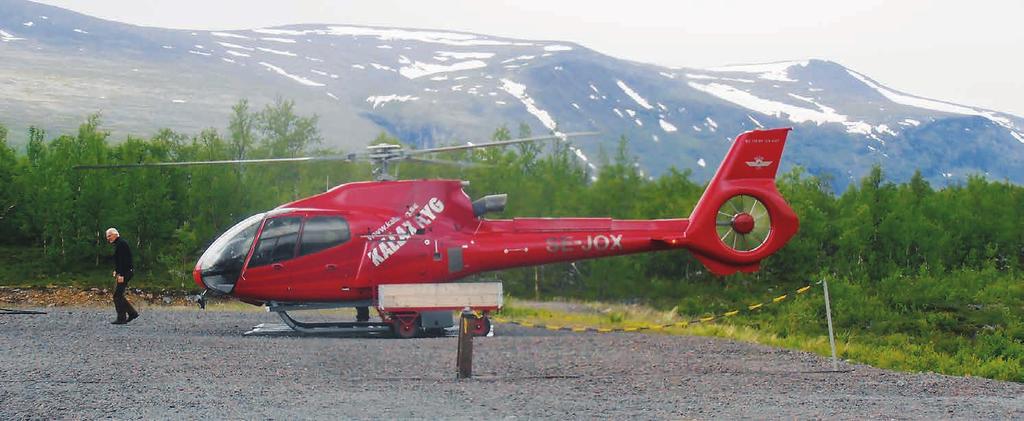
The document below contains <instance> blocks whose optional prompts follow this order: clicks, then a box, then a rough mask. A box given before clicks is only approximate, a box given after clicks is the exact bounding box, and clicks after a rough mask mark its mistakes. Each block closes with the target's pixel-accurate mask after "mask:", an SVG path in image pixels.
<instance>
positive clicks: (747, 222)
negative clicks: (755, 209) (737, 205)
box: [732, 212, 754, 234]
mask: <svg viewBox="0 0 1024 421" xmlns="http://www.w3.org/2000/svg"><path fill="white" fill-rule="evenodd" d="M732 229H733V230H735V231H736V232H738V233H740V234H749V233H750V232H751V231H753V230H754V217H753V216H751V215H750V214H749V213H746V212H740V213H738V214H736V216H733V217H732Z"/></svg>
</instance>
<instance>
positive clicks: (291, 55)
mask: <svg viewBox="0 0 1024 421" xmlns="http://www.w3.org/2000/svg"><path fill="white" fill-rule="evenodd" d="M256 49H257V50H260V51H263V52H266V53H271V54H277V55H279V56H288V57H295V56H296V55H297V54H295V53H293V52H291V51H281V50H275V49H273V48H264V47H256Z"/></svg>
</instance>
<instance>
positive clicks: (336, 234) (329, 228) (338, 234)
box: [299, 216, 351, 256]
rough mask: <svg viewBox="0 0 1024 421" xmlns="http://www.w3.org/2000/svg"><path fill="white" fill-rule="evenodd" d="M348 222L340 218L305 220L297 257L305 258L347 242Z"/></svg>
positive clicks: (317, 217)
mask: <svg viewBox="0 0 1024 421" xmlns="http://www.w3.org/2000/svg"><path fill="white" fill-rule="evenodd" d="M350 235H351V233H350V232H349V229H348V222H346V221H345V219H344V218H342V217H340V216H316V217H312V218H309V219H307V220H306V227H305V228H303V229H302V243H301V244H300V245H299V255H300V256H305V255H307V254H313V253H316V252H318V251H321V250H326V249H328V248H331V247H334V246H337V245H340V244H342V243H344V242H346V241H348V240H349V237H350Z"/></svg>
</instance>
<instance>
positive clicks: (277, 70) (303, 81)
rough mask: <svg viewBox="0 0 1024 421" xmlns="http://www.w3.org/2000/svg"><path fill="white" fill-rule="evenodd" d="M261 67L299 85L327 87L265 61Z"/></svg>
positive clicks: (261, 63)
mask: <svg viewBox="0 0 1024 421" xmlns="http://www.w3.org/2000/svg"><path fill="white" fill-rule="evenodd" d="M260 65H261V66H263V67H266V68H267V69H268V70H271V71H273V72H275V73H277V74H279V75H281V76H284V77H286V78H289V79H291V80H294V81H296V82H299V83H301V84H303V85H306V86H325V85H324V84H322V83H319V82H314V81H312V80H309V79H306V78H304V77H302V76H298V75H293V74H291V73H288V72H286V71H285V70H284V69H282V68H280V67H277V66H275V65H273V64H270V63H267V62H265V61H261V62H260Z"/></svg>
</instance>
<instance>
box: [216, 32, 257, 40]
mask: <svg viewBox="0 0 1024 421" xmlns="http://www.w3.org/2000/svg"><path fill="white" fill-rule="evenodd" d="M210 35H213V36H215V37H222V38H239V39H249V37H247V36H245V35H240V34H232V33H230V32H210Z"/></svg>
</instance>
